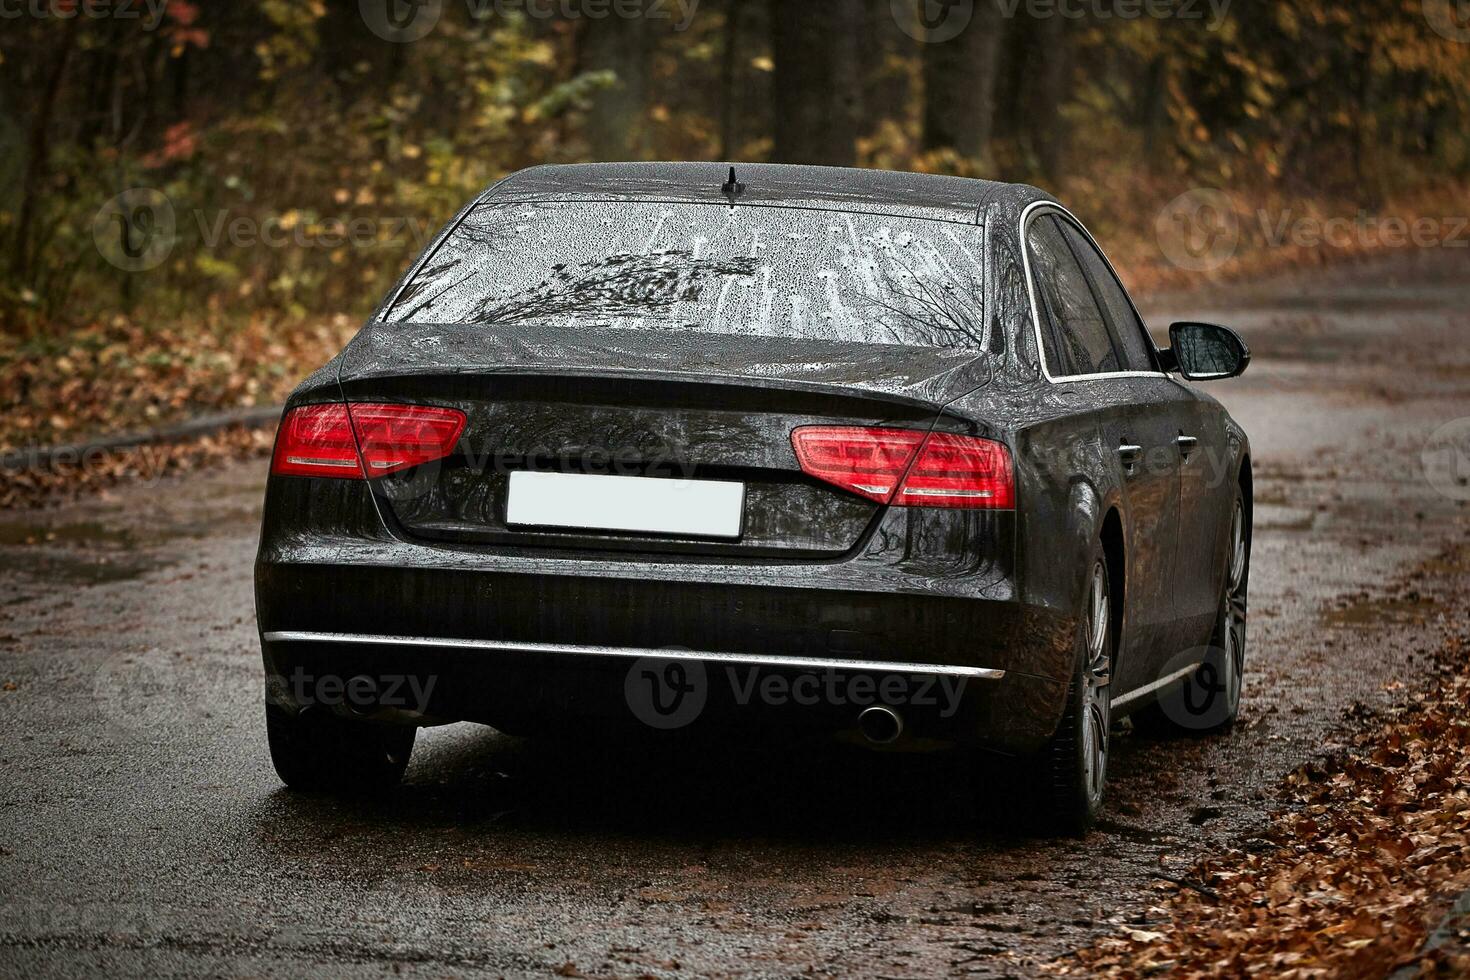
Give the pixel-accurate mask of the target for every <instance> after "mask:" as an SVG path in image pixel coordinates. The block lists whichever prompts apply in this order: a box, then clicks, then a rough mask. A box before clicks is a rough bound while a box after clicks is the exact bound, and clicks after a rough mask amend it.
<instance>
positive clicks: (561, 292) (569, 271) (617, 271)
mask: <svg viewBox="0 0 1470 980" xmlns="http://www.w3.org/2000/svg"><path fill="white" fill-rule="evenodd" d="M550 271H551V274H550V275H549V276H547V277H546V278H544V279H542V280H541V281H540V282H538V283H536V284H535V285H532V286H528V287H526V288H524V289H521V290H518V291H517V292H515V293H513V294H511V295H510V296H506V297H497V296H487V297H485V298H483V299H481V300H479V301H478V302H477V303H476V304H475V305H474V306H473V307H471V309H470V312H469V317H468V318H469V320H470V322H471V323H480V324H487V325H501V324H510V323H520V322H523V321H525V320H531V319H541V318H545V317H556V316H594V317H609V318H617V317H632V318H639V317H647V316H650V315H653V314H656V313H662V312H665V311H667V310H669V309H671V308H673V307H674V306H675V305H676V304H678V303H686V302H687V303H697V302H699V300H700V298H701V297H702V296H703V295H704V290H705V288H706V286H708V285H709V284H710V283H712V282H718V281H720V280H721V279H723V278H725V277H727V276H744V277H750V276H753V275H755V271H756V260H755V259H754V258H751V257H749V256H738V257H735V258H731V259H724V260H715V259H698V258H695V257H694V254H693V253H692V252H689V251H686V250H682V249H670V250H668V251H663V252H654V253H652V254H649V255H630V254H628V253H621V254H618V255H609V256H607V257H606V258H602V259H596V260H594V261H591V262H583V263H582V264H581V265H579V266H577V267H576V268H570V267H568V266H565V265H554V266H552V267H551V270H550Z"/></svg>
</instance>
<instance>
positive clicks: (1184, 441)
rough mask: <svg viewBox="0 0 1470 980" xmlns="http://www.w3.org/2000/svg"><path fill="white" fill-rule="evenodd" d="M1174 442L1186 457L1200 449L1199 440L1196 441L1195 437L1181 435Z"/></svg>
mask: <svg viewBox="0 0 1470 980" xmlns="http://www.w3.org/2000/svg"><path fill="white" fill-rule="evenodd" d="M1174 441H1175V443H1176V444H1178V446H1179V451H1180V452H1181V453H1183V454H1184V455H1186V456H1188V455H1189V454H1190V453H1192V452H1194V451H1195V450H1196V449H1198V448H1199V440H1198V439H1196V438H1195V437H1194V436H1186V435H1181V436H1180V437H1179V438H1178V439H1175V440H1174Z"/></svg>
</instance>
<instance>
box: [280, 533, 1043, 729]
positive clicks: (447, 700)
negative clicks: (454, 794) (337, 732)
mask: <svg viewBox="0 0 1470 980" xmlns="http://www.w3.org/2000/svg"><path fill="white" fill-rule="evenodd" d="M414 550H417V549H414ZM555 565H556V563H554V562H553V563H543V564H542V565H541V566H540V567H542V568H546V567H548V566H550V567H555ZM643 570H644V571H647V569H646V568H645V569H643ZM664 571H665V572H668V573H670V574H668V575H667V577H664V578H653V579H649V578H636V579H633V578H621V577H596V576H588V575H568V574H551V573H547V572H544V571H543V572H536V573H532V572H508V571H504V570H500V571H490V570H485V569H483V568H480V569H470V568H453V569H451V568H429V567H413V566H411V565H379V564H371V565H369V564H356V563H352V564H320V563H295V562H265V561H262V562H261V563H260V564H258V566H257V607H258V613H259V621H260V626H261V634H262V641H263V644H262V645H263V649H264V658H265V667H266V673H267V676H268V678H269V684H268V692H269V697H270V699H271V700H272V701H273V702H274V703H277V704H279V705H280V706H282V707H285V708H287V709H288V710H298V709H301V708H304V707H308V706H316V705H323V706H328V707H331V708H332V709H334V710H339V711H340V710H354V709H355V710H358V711H359V712H360V713H366V714H381V715H384V716H385V717H386V716H390V715H391V716H394V717H396V718H397V719H398V720H400V721H413V722H420V723H429V724H432V723H439V722H448V721H474V722H481V723H484V724H489V725H493V726H495V727H497V728H501V729H503V730H506V731H511V732H521V731H537V732H544V731H547V730H548V729H550V730H555V729H556V728H557V727H559V726H561V725H563V724H574V723H575V722H577V721H579V720H596V721H597V722H599V723H600V724H611V725H617V724H628V725H633V726H636V725H644V726H649V727H652V728H656V729H682V728H686V727H687V728H691V729H693V728H705V729H715V730H718V729H728V730H731V731H737V730H739V729H740V728H741V727H742V726H749V727H751V728H762V729H770V728H772V727H779V728H782V729H790V730H792V731H799V730H842V729H851V728H854V727H855V726H856V721H857V716H858V715H859V713H860V712H861V711H862V710H863V709H864V708H866V707H871V706H875V705H887V706H889V707H892V708H894V709H895V710H896V711H897V712H898V713H899V714H900V715H901V716H902V717H903V720H904V726H905V730H906V732H907V733H908V734H909V735H912V736H914V737H917V738H921V739H934V740H940V741H946V742H962V743H966V744H977V745H982V746H987V747H991V748H994V749H997V750H999V751H1005V752H1026V751H1030V750H1032V749H1034V748H1036V747H1038V746H1039V745H1040V744H1041V743H1042V742H1043V741H1044V740H1045V738H1046V737H1047V736H1049V735H1050V734H1051V732H1052V731H1054V730H1055V727H1056V723H1057V719H1058V717H1059V716H1060V711H1061V705H1062V702H1063V700H1064V698H1065V693H1066V685H1065V682H1064V681H1063V680H1061V679H1059V678H1057V677H1052V676H1048V674H1047V673H1046V670H1047V668H1048V667H1054V666H1055V663H1056V660H1057V648H1058V646H1059V645H1060V646H1062V647H1065V649H1066V650H1067V651H1070V644H1069V643H1068V640H1067V637H1069V636H1070V635H1071V634H1070V627H1069V625H1068V624H1067V623H1066V622H1064V621H1061V620H1059V619H1057V618H1056V617H1054V616H1051V615H1050V614H1048V613H1047V612H1046V611H1044V610H1037V609H1033V608H1029V607H1025V606H1023V605H1021V604H1020V603H1017V602H1014V601H1011V600H987V599H983V598H977V597H973V596H971V597H963V596H955V595H934V594H925V593H923V592H920V591H917V590H915V591H909V592H898V591H892V592H890V591H870V590H863V589H838V588H814V587H812V586H813V585H814V584H815V583H813V582H811V581H807V582H804V583H802V584H801V585H799V586H798V585H792V584H790V583H789V582H787V583H783V581H782V580H783V578H784V577H785V576H784V575H783V573H784V572H785V571H786V570H785V569H772V568H765V569H756V570H752V571H757V572H761V573H762V574H760V575H759V576H758V578H759V579H761V580H764V582H765V583H766V584H760V585H757V584H753V583H751V582H734V581H730V580H729V579H728V577H725V576H720V575H716V574H715V573H714V571H713V570H712V569H710V568H709V567H702V568H700V569H689V568H687V567H685V568H684V572H683V574H682V575H678V576H676V575H674V574H672V572H673V569H671V568H669V569H665V570H664ZM806 574H809V572H807V573H806ZM701 578H703V579H704V580H700V579H701ZM681 579H682V580H681ZM691 579H692V580H691ZM1063 676H1065V675H1063ZM363 678H367V679H370V680H364V679H363ZM354 683H356V685H357V687H356V689H354V688H353V686H352V685H353V684H354Z"/></svg>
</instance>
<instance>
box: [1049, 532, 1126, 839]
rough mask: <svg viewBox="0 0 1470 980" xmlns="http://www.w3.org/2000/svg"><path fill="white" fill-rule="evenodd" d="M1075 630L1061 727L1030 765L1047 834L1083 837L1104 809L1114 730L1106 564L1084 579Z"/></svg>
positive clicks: (1095, 564) (1099, 563) (1096, 565)
mask: <svg viewBox="0 0 1470 980" xmlns="http://www.w3.org/2000/svg"><path fill="white" fill-rule="evenodd" d="M1087 581H1088V585H1087V596H1086V600H1085V605H1084V607H1083V615H1082V621H1081V625H1080V626H1079V629H1078V640H1077V647H1078V651H1077V661H1076V664H1077V666H1076V670H1075V672H1074V674H1073V677H1072V682H1071V685H1070V687H1069V689H1068V692H1067V708H1066V712H1065V713H1064V714H1063V716H1062V723H1061V725H1060V726H1059V727H1058V728H1057V732H1056V734H1055V735H1053V736H1052V739H1051V742H1050V743H1049V744H1048V745H1047V747H1046V748H1045V749H1044V750H1043V751H1042V754H1041V757H1040V758H1039V759H1038V760H1034V761H1036V762H1039V763H1040V765H1034V766H1033V768H1032V771H1033V773H1034V778H1035V779H1037V780H1039V783H1038V785H1037V786H1036V789H1037V793H1036V797H1037V799H1036V801H1035V802H1036V804H1037V806H1038V807H1039V808H1040V809H1041V811H1042V814H1041V815H1042V819H1043V820H1044V822H1045V823H1046V824H1047V826H1048V829H1050V830H1053V831H1055V832H1057V833H1063V834H1082V833H1084V832H1086V830H1087V829H1088V828H1089V827H1091V826H1092V823H1093V821H1094V820H1096V819H1097V815H1098V812H1099V811H1100V810H1101V809H1102V801H1103V789H1104V787H1105V786H1106V784H1107V775H1108V748H1109V730H1110V728H1111V726H1112V693H1111V687H1110V682H1111V680H1112V673H1113V652H1114V651H1113V628H1112V591H1111V582H1110V580H1109V577H1108V566H1107V562H1106V561H1104V560H1103V558H1102V557H1101V556H1099V557H1097V558H1096V559H1095V560H1094V562H1093V565H1092V571H1091V573H1090V574H1089V575H1088V580H1087Z"/></svg>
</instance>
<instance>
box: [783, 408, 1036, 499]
mask: <svg viewBox="0 0 1470 980" xmlns="http://www.w3.org/2000/svg"><path fill="white" fill-rule="evenodd" d="M791 446H792V448H793V449H794V450H795V451H796V459H797V461H798V462H799V463H800V464H801V470H802V472H803V473H805V474H807V475H808V476H811V477H815V478H816V479H818V480H824V481H826V482H827V483H831V484H833V485H835V486H839V487H842V488H843V489H844V490H850V491H852V492H853V493H856V494H859V495H861V496H863V497H867V498H868V499H869V500H876V501H878V502H879V503H884V504H893V505H895V506H899V507H950V508H961V509H969V510H1010V509H1012V508H1014V507H1015V506H1016V487H1015V476H1014V472H1013V470H1012V467H1011V454H1010V450H1008V449H1007V448H1006V447H1005V445H1004V444H1002V443H999V442H996V441H995V440H993V439H981V438H978V437H976V436H961V435H954V434H953V433H948V432H932V433H928V434H925V433H923V432H915V431H913V430H911V429H885V428H874V427H854V426H827V425H808V426H803V427H801V428H799V429H797V430H796V431H795V432H793V433H791Z"/></svg>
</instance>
